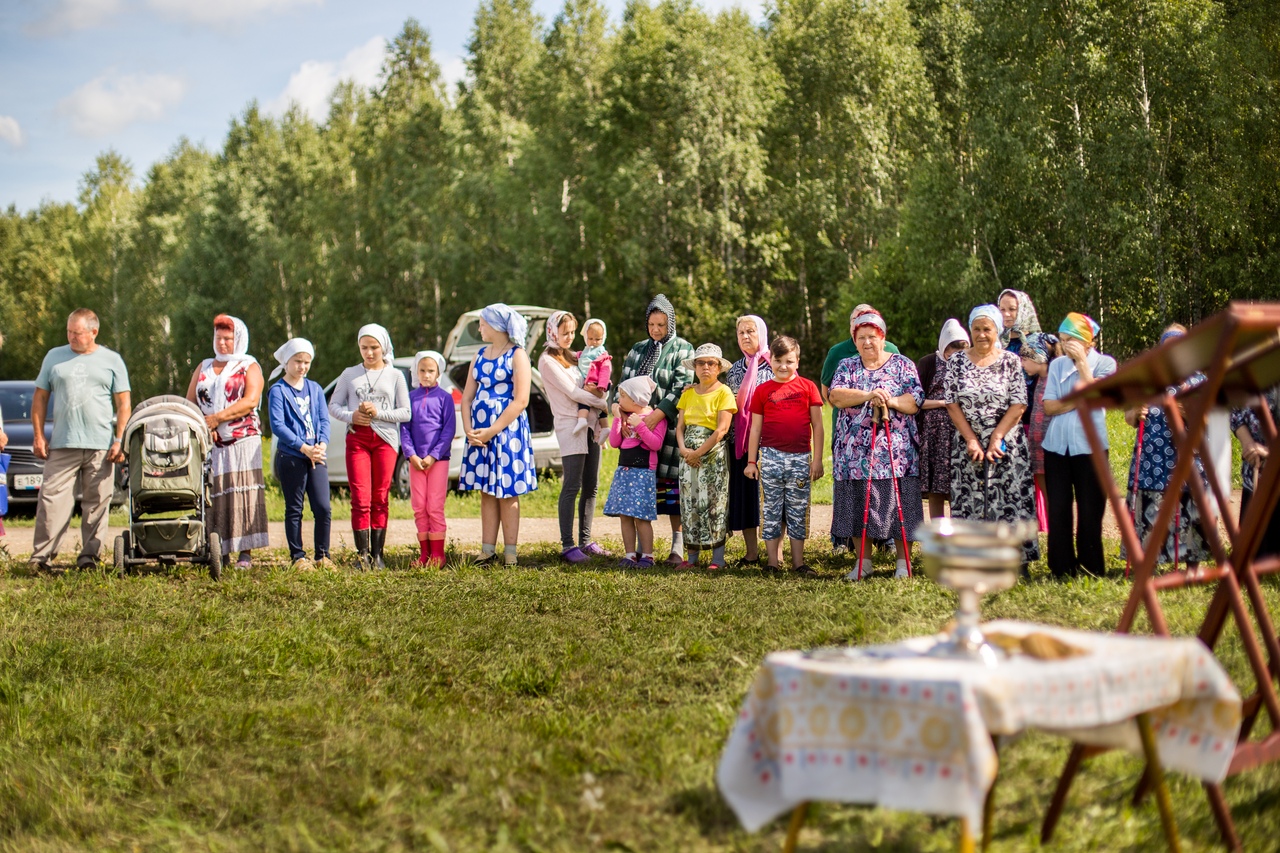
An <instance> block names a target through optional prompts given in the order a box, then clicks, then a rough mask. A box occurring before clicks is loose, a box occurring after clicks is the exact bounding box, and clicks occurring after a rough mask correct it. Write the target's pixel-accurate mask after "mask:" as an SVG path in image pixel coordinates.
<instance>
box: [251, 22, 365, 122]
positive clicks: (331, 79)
mask: <svg viewBox="0 0 1280 853" xmlns="http://www.w3.org/2000/svg"><path fill="white" fill-rule="evenodd" d="M386 53H387V40H386V39H384V38H383V37H382V36H374V37H373V38H371V39H369V40H368V41H367V42H365V43H364V44H362V45H360V46H359V47H356V48H353V49H352V50H351V51H350V52H348V53H347V55H346V56H344V57H342V59H340V60H338V61H336V62H333V61H323V60H318V59H309V60H307V61H306V62H304V63H302V65H301V66H299V68H298V70H297V71H295V72H293V74H292V75H291V76H290V77H289V83H288V85H286V86H285V87H284V91H283V92H281V93H280V96H279V97H277V98H276V99H275V100H273V101H271V102H270V103H268V104H267V112H269V113H272V114H273V115H281V114H283V113H284V112H285V110H287V109H289V104H291V103H297V104H298V106H300V107H302V109H303V111H304V112H306V114H307V115H309V116H311V118H313V119H315V120H316V121H323V120H324V119H326V118H328V116H329V96H330V95H332V94H333V90H334V87H336V86H337V85H338V83H340V82H341V81H343V80H354V81H355V82H356V84H358V85H360V86H366V87H367V86H372V85H374V84H375V83H377V82H378V75H379V73H380V72H381V71H382V61H383V59H384V58H385V57H386Z"/></svg>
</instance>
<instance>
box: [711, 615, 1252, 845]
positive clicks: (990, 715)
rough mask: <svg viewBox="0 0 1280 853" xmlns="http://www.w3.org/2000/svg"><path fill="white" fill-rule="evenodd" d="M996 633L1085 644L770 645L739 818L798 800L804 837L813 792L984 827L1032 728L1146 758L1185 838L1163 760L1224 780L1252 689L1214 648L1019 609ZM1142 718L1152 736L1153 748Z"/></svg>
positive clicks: (748, 715) (753, 711)
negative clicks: (1001, 752)
mask: <svg viewBox="0 0 1280 853" xmlns="http://www.w3.org/2000/svg"><path fill="white" fill-rule="evenodd" d="M983 630H984V631H987V632H999V633H1003V634H1010V635H1014V636H1025V635H1026V634H1028V633H1030V632H1033V631H1038V632H1043V633H1047V634H1051V635H1053V636H1055V637H1057V638H1059V639H1061V640H1063V641H1065V642H1067V643H1069V644H1071V645H1073V646H1076V647H1078V648H1082V649H1084V650H1086V652H1087V654H1086V655H1084V656H1082V657H1075V658H1068V659H1063V660H1053V661H1041V660H1036V659H1034V658H1029V657H1025V656H1021V655H1017V656H1014V657H1012V658H1010V659H1008V660H1005V661H1002V662H1001V663H1000V665H998V666H996V667H993V668H988V667H985V666H982V665H980V664H977V663H971V662H967V661H954V660H945V659H939V658H928V657H921V656H920V655H919V652H920V651H922V650H924V649H926V648H928V647H929V646H930V645H932V643H933V641H934V638H931V637H930V638H917V639H913V640H908V641H905V642H903V643H899V644H894V645H891V646H880V647H869V648H866V649H859V650H853V651H852V652H851V655H853V656H849V657H844V658H840V657H837V656H836V655H830V654H828V655H822V654H820V653H815V654H813V655H811V654H810V653H804V652H798V651H786V652H775V653H773V654H770V655H768V656H767V657H766V658H765V661H764V664H763V665H762V666H761V667H760V670H759V671H758V672H757V674H756V678H755V683H754V684H753V685H752V687H751V691H750V693H749V694H748V696H747V698H746V700H745V701H744V702H743V705H742V710H741V712H740V713H739V715H738V720H737V723H736V725H735V726H734V729H733V732H732V733H731V734H730V736H729V741H728V744H727V745H726V746H725V750H724V754H723V756H722V757H721V760H720V766H719V769H718V771H717V774H716V778H717V781H718V783H719V785H720V790H721V791H722V792H723V794H724V797H725V799H726V800H727V801H728V803H729V805H730V806H731V807H732V808H733V810H734V812H735V813H736V814H737V815H738V819H739V820H740V821H741V822H742V825H743V826H744V827H745V828H746V829H747V830H748V831H755V830H757V829H759V828H760V827H762V826H764V825H765V824H766V823H768V822H770V821H771V820H773V819H774V818H776V817H778V816H779V815H781V814H784V813H786V812H788V811H792V813H793V816H794V819H793V822H792V823H793V832H792V834H791V835H792V838H791V840H792V842H793V839H794V834H795V831H798V829H799V823H800V822H801V821H803V812H802V811H801V809H802V808H803V806H804V804H807V803H808V802H810V801H813V800H827V801H836V802H848V803H865V804H871V805H880V806H885V807H888V808H893V809H903V810H910V811H919V812H926V813H930V814H938V815H951V816H957V817H960V818H962V819H964V822H965V823H964V825H965V826H966V827H972V826H978V825H979V824H980V823H981V821H982V816H983V811H984V804H985V802H986V800H987V795H988V792H989V791H990V790H991V788H992V785H993V783H994V781H995V778H996V773H997V769H998V761H997V755H996V751H995V748H994V746H993V744H992V735H1011V734H1015V733H1017V732H1019V731H1022V730H1023V729H1027V728H1032V727H1034V728H1039V729H1043V730H1047V731H1050V732H1055V733H1059V734H1062V735H1064V736H1066V737H1068V738H1070V739H1072V740H1073V741H1077V742H1079V743H1084V744H1088V745H1095V746H1107V747H1117V748H1122V749H1127V750H1129V751H1130V752H1134V753H1137V754H1144V755H1146V757H1147V760H1148V763H1149V765H1151V769H1152V772H1153V774H1154V776H1155V778H1156V780H1157V781H1158V788H1157V795H1158V798H1159V802H1160V805H1161V814H1162V818H1164V820H1165V829H1166V834H1167V835H1168V836H1169V838H1170V844H1171V845H1175V846H1176V828H1175V827H1174V825H1173V819H1172V811H1171V809H1170V808H1169V804H1168V800H1167V796H1168V795H1167V790H1166V789H1164V787H1163V775H1162V774H1161V773H1160V772H1159V769H1160V766H1161V764H1163V765H1164V767H1167V768H1169V769H1173V770H1180V771H1183V772H1185V773H1188V774H1191V775H1193V776H1196V777H1198V778H1200V779H1204V780H1208V781H1214V782H1216V781H1221V780H1222V779H1223V778H1224V777H1225V775H1226V772H1227V767H1228V765H1229V763H1230V761H1231V756H1232V750H1233V749H1234V747H1235V742H1236V735H1237V733H1238V731H1239V727H1240V695H1239V693H1237V692H1236V689H1235V687H1234V686H1233V685H1232V683H1231V680H1230V679H1229V678H1228V676H1227V674H1226V672H1225V671H1224V670H1223V669H1222V666H1221V665H1220V664H1219V663H1218V661H1217V659H1216V658H1214V657H1213V655H1212V653H1211V652H1210V651H1209V650H1208V649H1207V648H1206V647H1205V646H1204V644H1203V643H1201V642H1200V641H1199V640H1197V639H1169V638H1156V637H1135V636H1131V635H1124V634H1098V633H1089V632H1084V631H1072V630H1067V629H1062V628H1051V627H1048V626H1042V625H1033V624H1030V623H1025V622H1014V621H1001V622H992V623H987V624H986V625H984V626H983ZM1144 725H1147V730H1148V732H1149V733H1151V734H1153V735H1154V737H1153V738H1151V740H1150V742H1149V744H1148V745H1147V746H1148V748H1147V749H1145V750H1144V744H1143V738H1142V731H1141V730H1142V728H1143V726H1144ZM965 834H968V833H967V830H966V833H965ZM964 843H965V842H964V839H963V838H962V847H963V846H964ZM968 843H969V844H972V841H971V840H970V841H969V842H968Z"/></svg>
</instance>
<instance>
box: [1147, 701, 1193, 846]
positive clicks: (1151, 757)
mask: <svg viewBox="0 0 1280 853" xmlns="http://www.w3.org/2000/svg"><path fill="white" fill-rule="evenodd" d="M1136 722H1137V724H1138V734H1139V736H1141V738H1142V752H1143V753H1144V754H1145V755H1146V758H1147V773H1148V774H1149V776H1150V778H1151V785H1152V787H1154V788H1155V791H1156V805H1158V806H1159V807H1160V823H1161V824H1162V825H1163V826H1164V837H1165V841H1167V842H1168V844H1169V849H1170V850H1171V851H1173V853H1181V851H1182V845H1181V843H1180V842H1179V841H1178V823H1177V821H1176V820H1175V819H1174V816H1173V801H1172V800H1170V799H1169V788H1168V786H1167V785H1166V784H1165V779H1164V768H1163V767H1161V766H1160V751H1159V750H1158V749H1156V734H1155V732H1154V731H1152V729H1151V717H1150V715H1148V714H1139V715H1138V716H1137V719H1136Z"/></svg>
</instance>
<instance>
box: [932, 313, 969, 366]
mask: <svg viewBox="0 0 1280 853" xmlns="http://www.w3.org/2000/svg"><path fill="white" fill-rule="evenodd" d="M956 341H964V342H965V343H966V344H968V343H970V341H969V333H968V332H966V331H965V330H964V326H961V325H960V321H959V320H957V319H956V318H955V317H951V318H950V319H948V320H947V322H945V323H943V324H942V332H941V333H939V335H938V358H941V359H945V358H946V357H947V356H946V352H947V347H949V346H951V345H952V344H954V343H955V342H956Z"/></svg>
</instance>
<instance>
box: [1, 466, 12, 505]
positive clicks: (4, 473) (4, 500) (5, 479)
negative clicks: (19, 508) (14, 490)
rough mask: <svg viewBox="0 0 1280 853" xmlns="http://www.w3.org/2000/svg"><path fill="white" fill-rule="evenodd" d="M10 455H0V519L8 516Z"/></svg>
mask: <svg viewBox="0 0 1280 853" xmlns="http://www.w3.org/2000/svg"><path fill="white" fill-rule="evenodd" d="M12 460H13V456H12V454H9V453H0V517H2V516H6V515H8V514H9V463H10V462H11V461H12Z"/></svg>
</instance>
